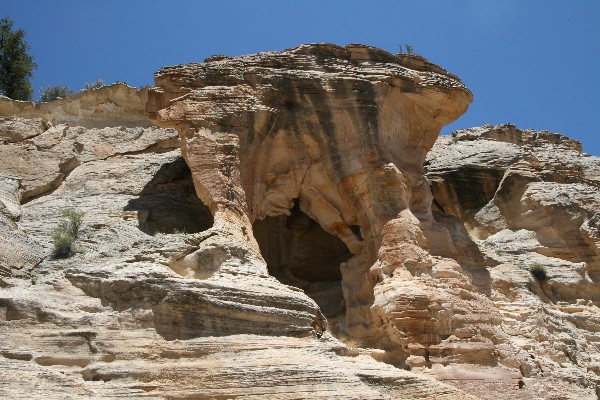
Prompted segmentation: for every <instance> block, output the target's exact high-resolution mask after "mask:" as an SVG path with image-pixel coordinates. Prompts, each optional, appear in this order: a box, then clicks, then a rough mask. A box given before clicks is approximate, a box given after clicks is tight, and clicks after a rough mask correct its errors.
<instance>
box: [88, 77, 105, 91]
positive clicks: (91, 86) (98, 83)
mask: <svg viewBox="0 0 600 400" xmlns="http://www.w3.org/2000/svg"><path fill="white" fill-rule="evenodd" d="M103 86H105V85H104V81H103V80H102V79H96V80H95V81H94V82H93V83H87V82H86V83H85V85H84V86H83V90H90V89H100V88H101V87H103Z"/></svg>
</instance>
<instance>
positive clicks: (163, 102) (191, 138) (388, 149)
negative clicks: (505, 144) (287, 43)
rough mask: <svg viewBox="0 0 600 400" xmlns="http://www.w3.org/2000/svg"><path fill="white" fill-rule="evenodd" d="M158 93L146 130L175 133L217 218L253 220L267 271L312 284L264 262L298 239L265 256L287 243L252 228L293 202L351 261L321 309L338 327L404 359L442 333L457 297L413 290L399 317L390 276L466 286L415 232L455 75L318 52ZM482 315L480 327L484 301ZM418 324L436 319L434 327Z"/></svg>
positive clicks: (369, 52) (238, 68)
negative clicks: (338, 297)
mask: <svg viewBox="0 0 600 400" xmlns="http://www.w3.org/2000/svg"><path fill="white" fill-rule="evenodd" d="M156 85H157V87H156V88H152V89H151V91H150V94H149V107H148V109H149V111H150V112H151V115H152V118H153V120H155V121H156V122H157V123H158V124H160V125H163V126H172V127H176V128H177V129H178V130H179V133H180V135H181V137H182V140H183V142H184V143H183V149H184V157H185V158H186V160H187V162H188V165H190V168H191V170H192V175H193V177H194V182H195V184H196V189H197V192H198V195H199V196H200V198H201V199H202V200H203V201H204V202H205V203H206V204H207V205H208V206H209V207H210V208H211V211H213V214H214V215H215V220H216V221H221V220H222V221H227V223H228V224H231V225H235V226H236V227H237V229H246V230H247V231H248V232H250V231H251V226H250V224H251V223H254V226H255V228H256V230H257V233H258V236H257V238H258V239H261V243H260V245H261V247H262V251H263V253H264V254H265V258H266V259H267V261H268V262H271V263H275V264H277V265H273V266H272V268H271V269H272V270H273V269H284V270H287V271H288V272H289V273H290V274H291V275H293V277H292V278H294V279H296V281H297V283H296V285H297V286H299V287H303V288H305V289H306V286H307V285H306V281H307V280H308V281H310V280H311V279H309V278H306V276H308V275H311V276H316V275H315V274H314V273H309V272H306V273H305V272H303V271H299V270H298V267H297V265H296V264H297V263H296V262H295V261H294V260H293V259H290V260H287V258H286V257H275V258H274V257H273V256H272V254H288V253H289V252H290V251H291V252H296V248H297V247H298V243H299V242H298V241H297V240H295V239H290V240H287V242H289V243H288V245H289V246H290V247H292V248H293V249H291V250H290V249H275V250H273V249H272V248H269V247H270V246H273V245H277V246H286V244H285V243H283V244H276V243H274V242H273V241H269V240H268V239H267V236H268V235H266V234H264V230H265V227H264V225H265V224H266V223H264V222H263V221H264V220H265V219H266V218H273V217H278V216H285V215H290V214H291V210H292V208H294V204H295V203H297V204H298V206H299V210H300V211H301V212H302V213H305V214H306V215H307V216H308V217H310V218H311V219H312V220H314V221H316V222H317V223H318V224H319V225H320V226H321V227H322V228H323V230H324V231H325V232H327V233H329V234H331V235H333V236H337V237H338V238H339V239H341V240H342V241H343V242H344V243H345V245H346V246H347V249H348V251H349V252H350V253H351V254H352V255H353V257H352V258H350V259H348V261H347V262H343V263H342V264H341V267H340V268H341V278H342V282H341V284H342V285H341V286H342V289H343V293H344V299H343V302H344V303H345V304H337V307H336V305H333V304H332V305H331V306H332V307H331V308H333V309H341V310H342V315H341V316H339V315H338V316H337V317H338V318H337V319H336V320H335V323H336V325H339V327H338V329H339V330H341V331H342V332H344V331H345V332H347V333H349V334H351V335H352V336H355V337H358V338H361V339H362V340H364V341H365V342H368V343H370V344H372V345H375V346H378V347H389V348H391V349H393V351H395V350H397V349H398V348H401V349H403V351H404V354H405V356H403V357H404V358H406V355H407V354H409V353H411V352H412V351H410V350H409V347H408V346H409V344H410V343H413V342H419V343H421V342H424V341H425V342H426V343H427V344H430V343H438V342H439V341H440V335H444V336H449V331H448V330H449V329H450V328H449V327H448V324H449V320H448V318H451V317H450V316H451V314H452V311H451V310H448V309H447V308H448V304H449V303H448V301H450V298H452V297H454V296H456V294H455V293H454V294H450V295H449V296H450V297H449V298H447V299H446V298H445V297H444V296H441V297H440V298H436V299H435V300H431V299H430V297H429V296H427V295H424V296H425V299H424V303H422V304H420V307H424V309H425V311H424V314H423V315H421V316H416V317H410V316H408V315H407V314H406V313H405V312H404V311H400V310H399V309H403V308H404V307H403V305H402V306H401V304H404V303H403V302H404V301H409V302H410V301H411V299H412V298H413V297H414V296H413V295H412V294H411V295H409V298H410V299H405V298H404V297H403V296H404V295H403V294H400V293H399V292H398V291H397V290H396V287H397V286H396V283H395V282H398V283H399V284H406V282H409V281H410V283H409V285H411V286H414V287H421V288H422V289H423V290H425V291H427V290H431V291H438V290H439V288H437V287H435V285H432V284H431V283H430V282H429V278H428V277H429V276H430V275H431V274H430V272H431V271H432V269H434V270H435V272H434V273H437V274H445V275H447V278H448V279H457V280H459V281H461V282H462V283H461V285H463V284H464V285H469V282H468V281H467V279H466V278H465V277H464V276H462V275H461V273H460V266H458V265H456V264H455V263H454V264H452V262H446V261H444V262H439V263H438V262H436V261H435V260H434V259H433V258H432V257H431V255H430V254H429V253H428V252H427V250H425V249H424V247H426V246H424V243H425V241H426V238H425V236H424V234H423V232H422V227H425V225H427V229H429V227H432V228H431V230H435V227H434V225H435V221H433V219H432V218H431V213H430V212H429V205H428V203H427V202H428V201H429V198H430V193H429V189H428V187H427V183H426V181H424V179H423V175H422V163H423V160H424V157H425V154H426V153H427V151H428V150H429V149H430V147H431V146H432V145H433V142H434V141H435V138H436V137H437V133H438V132H439V130H440V128H441V127H442V126H443V125H444V124H446V123H448V122H450V121H452V120H453V119H455V118H456V117H458V116H459V115H460V114H462V113H463V112H464V111H465V110H466V107H467V106H468V104H469V102H470V101H471V94H470V93H469V91H468V90H467V89H466V88H465V87H464V86H463V85H462V83H461V82H460V81H459V80H458V79H457V78H455V77H452V76H451V75H449V74H447V73H446V72H445V71H444V70H442V69H441V68H439V67H436V66H433V65H431V64H426V63H424V62H422V60H420V59H419V58H414V59H413V58H400V57H397V56H393V55H391V54H389V53H386V52H383V51H381V50H378V49H375V48H370V47H367V46H360V45H350V46H346V47H345V48H341V47H338V46H335V45H328V44H323V45H306V46H300V47H298V48H295V49H290V50H287V51H284V52H281V53H261V54H258V55H251V56H244V57H236V58H233V59H229V58H224V59H220V58H219V59H216V60H209V61H208V62H206V63H205V64H189V65H182V66H176V67H167V68H163V69H162V70H161V71H159V72H158V73H157V75H156ZM417 215H418V217H417ZM293 217H294V216H293V215H292V219H293ZM419 218H420V219H419ZM280 224H281V223H280ZM287 224H288V225H292V224H293V222H292V221H291V220H289V219H288V222H287ZM267 229H268V228H267ZM292 229H294V228H292ZM276 235H277V234H276ZM303 235H304V236H303V237H304V238H306V237H308V235H309V233H303ZM291 236H294V235H293V234H292V235H291ZM305 240H309V239H305ZM317 240H318V239H317ZM446 240H447V241H448V238H447V239H446ZM250 241H251V242H253V238H251V240H250ZM284 242H286V241H285V240H284ZM335 247H336V246H333V247H332V252H333V253H338V252H337V251H336V250H335ZM254 250H255V251H256V254H257V256H258V248H257V247H256V246H255V247H254ZM316 253H318V251H316ZM341 253H343V249H342V251H341ZM341 253H340V254H341ZM347 258H348V257H346V259H347ZM340 260H342V261H343V260H344V258H343V257H342V258H341V259H340ZM340 260H338V263H339V261H340ZM288 261H289V262H288ZM282 263H287V264H290V265H281V264H282ZM292 263H293V265H292ZM449 263H450V264H449ZM310 264H311V265H312V266H316V265H318V262H316V261H315V260H311V262H310ZM438 264H440V265H438ZM305 268H307V269H310V268H312V267H311V266H307V267H305ZM438 270H439V271H438ZM446 270H448V272H444V271H446ZM455 270H456V271H455ZM424 272H425V274H426V275H427V278H421V277H420V275H421V274H423V273H424ZM323 275H325V274H323ZM303 276H304V279H303ZM323 280H324V281H330V280H331V279H323ZM299 281H305V282H304V283H302V282H299ZM463 281H464V282H463ZM289 282H290V277H289V276H288V278H287V281H286V283H289ZM400 282H401V283H400ZM326 286H327V288H326V290H327V291H330V290H333V289H332V288H330V287H329V285H326ZM308 291H310V290H307V292H308ZM318 297H322V294H320V293H314V296H313V298H318ZM446 300H447V301H446ZM472 300H473V299H471V298H470V299H467V300H464V301H465V302H466V303H469V304H472V308H474V309H480V308H481V307H479V306H478V304H479V303H481V301H480V300H477V301H472ZM482 300H483V299H482ZM328 308H329V307H328ZM344 308H345V316H344ZM481 314H482V318H481V319H484V320H487V319H489V317H485V318H483V316H484V315H489V314H490V313H489V310H487V309H485V307H484V308H482V309H481ZM436 316H439V318H440V320H439V321H438V319H437V317H436ZM407 320H409V322H406V321H407ZM412 320H414V322H410V321H412ZM430 320H434V321H437V322H434V325H435V328H434V329H431V328H432V326H430V325H431V323H430V322H428V321H430ZM400 321H403V322H400ZM398 324H405V325H406V326H399V325H398ZM442 325H446V327H442ZM403 331H404V333H402V332H403ZM426 331H427V332H428V333H426ZM427 335H430V336H427ZM425 336H427V338H425ZM415 352H418V353H422V350H415ZM403 361H404V360H403V359H402V356H400V359H398V360H395V361H394V362H395V363H397V364H398V365H402V364H403Z"/></svg>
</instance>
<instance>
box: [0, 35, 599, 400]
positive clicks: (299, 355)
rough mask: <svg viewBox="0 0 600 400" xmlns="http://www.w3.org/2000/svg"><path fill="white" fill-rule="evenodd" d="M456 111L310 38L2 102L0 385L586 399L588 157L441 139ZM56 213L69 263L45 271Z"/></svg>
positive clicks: (456, 92)
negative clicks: (70, 227) (130, 82)
mask: <svg viewBox="0 0 600 400" xmlns="http://www.w3.org/2000/svg"><path fill="white" fill-rule="evenodd" d="M470 101H471V94H470V92H469V91H468V90H467V89H466V88H465V87H464V86H463V84H462V83H461V82H460V80H459V79H458V78H456V77H454V76H453V75H451V74H449V73H447V72H446V71H444V70H443V69H441V68H440V67H438V66H435V65H433V64H431V63H429V62H427V61H426V60H425V59H423V58H422V57H419V56H413V55H400V56H397V55H392V54H389V53H387V52H384V51H382V50H379V49H375V48H372V47H368V46H362V45H349V46H346V47H344V48H342V47H339V46H335V45H329V44H320V45H304V46H300V47H297V48H294V49H289V50H286V51H283V52H278V53H275V52H268V53H261V54H256V55H249V56H242V57H235V58H230V57H226V56H214V57H211V58H210V59H207V60H206V62H205V63H202V64H188V65H181V66H174V67H167V68H164V69H162V70H161V71H159V72H158V73H157V74H156V87H154V88H151V89H150V90H149V91H148V90H146V89H144V90H141V91H136V90H135V89H132V88H127V87H126V86H124V85H113V86H110V87H105V88H102V89H98V90H94V91H85V92H82V93H80V94H78V95H76V96H75V97H73V98H71V99H64V100H57V101H56V102H51V103H44V104H39V105H34V104H29V103H23V102H13V101H10V100H6V99H0V115H2V116H1V117H0V140H1V141H2V143H1V144H0V158H1V159H2V160H7V162H4V163H2V164H0V336H1V337H2V338H3V340H2V341H0V355H1V357H0V394H1V395H2V396H3V397H8V398H32V397H33V398H42V397H46V398H47V397H48V396H50V397H53V396H54V397H56V396H61V397H65V398H69V397H76V398H98V397H145V398H146V397H147V398H199V399H211V398H231V397H236V398H247V399H252V398H282V399H292V398H309V397H310V398H328V399H329V398H344V399H347V398H356V399H371V398H372V399H380V398H408V399H410V398H440V399H443V398H447V399H462V398H465V399H467V398H473V397H472V396H476V397H479V398H493V399H497V398H574V399H575V398H577V399H583V398H595V397H594V396H595V395H597V393H596V392H595V390H596V389H595V388H596V386H597V385H598V378H597V375H598V373H599V370H598V365H600V363H599V357H598V354H599V349H598V343H599V339H598V332H599V331H600V329H599V327H600V321H599V318H600V316H599V312H598V301H599V300H598V298H597V296H598V292H599V291H598V280H597V279H598V277H597V273H598V237H599V235H598V224H597V219H598V210H599V206H598V204H599V201H598V190H597V189H598V172H599V170H600V167H599V163H598V159H597V158H594V157H588V156H586V155H584V154H582V153H581V148H580V145H579V144H578V143H577V142H575V141H572V140H570V139H568V138H566V137H564V136H561V135H558V134H553V133H549V132H535V131H522V130H519V129H517V128H515V127H513V126H498V127H482V128H474V129H471V130H467V131H459V132H457V133H455V134H453V136H452V137H451V138H448V137H442V138H439V139H438V140H437V142H436V138H437V134H438V132H439V130H440V128H441V127H442V126H443V125H444V124H446V123H448V122H450V121H452V120H453V119H455V118H457V117H458V116H459V115H460V114H462V113H463V112H464V111H465V110H466V108H467V106H468V104H469V102H470ZM144 108H146V109H147V111H148V112H149V113H150V115H149V117H148V116H147V114H146V111H144ZM152 123H156V124H157V125H160V126H161V127H160V128H159V127H154V126H150V125H151V124H152ZM172 128H176V129H172ZM434 143H435V145H434ZM432 146H433V150H432V151H431V152H430V153H429V155H428V156H427V160H426V162H425V166H426V176H424V171H423V161H424V160H425V157H426V154H427V152H428V151H429V150H430V148H431V147H432ZM65 207H68V208H71V209H75V210H77V211H80V212H83V213H84V217H83V221H82V222H83V223H82V226H81V228H80V232H79V238H78V240H77V242H76V244H77V246H78V247H77V248H78V249H80V250H81V252H78V253H76V254H75V255H74V256H73V257H71V258H67V259H55V258H54V257H53V256H52V251H53V246H52V235H53V231H54V229H55V227H56V226H57V225H58V224H59V223H60V222H61V220H62V218H63V217H62V212H61V210H62V209H64V208H65ZM532 265H536V266H537V267H538V268H543V269H545V272H546V278H545V279H540V278H535V277H534V276H533V275H532V274H531V273H530V272H529V271H528V270H529V268H530V267H531V266H532ZM336 337H337V338H339V339H342V340H344V341H346V342H347V343H348V345H345V344H342V343H341V342H340V341H338V340H337V339H336ZM376 360H378V361H384V363H382V362H377V361H376ZM390 364H391V365H390ZM407 369H410V371H406V370H407ZM431 378H435V379H436V380H434V379H431ZM440 381H444V382H445V383H442V382H440ZM448 383H450V384H451V385H452V386H450V385H448ZM462 389H464V390H462ZM465 391H467V392H468V393H470V395H467V394H465Z"/></svg>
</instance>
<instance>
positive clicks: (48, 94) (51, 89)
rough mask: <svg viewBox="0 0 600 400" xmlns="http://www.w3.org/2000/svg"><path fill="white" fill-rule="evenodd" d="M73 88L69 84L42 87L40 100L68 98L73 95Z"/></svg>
mask: <svg viewBox="0 0 600 400" xmlns="http://www.w3.org/2000/svg"><path fill="white" fill-rule="evenodd" d="M73 93H74V92H73V90H72V89H71V88H70V87H68V86H66V85H65V86H62V85H56V86H46V87H45V88H43V89H40V101H42V102H46V101H52V100H56V99H66V98H67V97H71V96H73Z"/></svg>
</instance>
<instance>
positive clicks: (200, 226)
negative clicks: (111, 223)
mask: <svg viewBox="0 0 600 400" xmlns="http://www.w3.org/2000/svg"><path fill="white" fill-rule="evenodd" d="M124 210H125V211H137V215H138V227H139V229H140V230H141V231H142V232H144V233H146V234H148V235H154V234H156V233H157V232H160V233H167V234H170V233H198V232H202V231H205V230H208V229H210V228H211V227H212V226H213V224H214V219H213V216H212V215H211V213H210V210H209V209H208V207H207V206H206V205H204V203H202V201H201V200H200V199H199V198H198V196H197V195H196V191H195V189H194V182H193V180H192V172H191V171H190V168H189V167H188V166H187V164H186V163H185V160H184V159H183V157H178V158H177V159H175V160H174V161H172V162H170V163H166V164H164V165H162V166H161V167H160V169H159V170H158V171H157V172H156V174H155V175H154V177H153V178H152V180H150V182H148V183H147V184H146V185H145V186H144V189H143V190H142V191H141V192H140V194H139V197H137V198H135V199H132V200H130V201H129V202H128V204H127V206H125V208H124Z"/></svg>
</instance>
